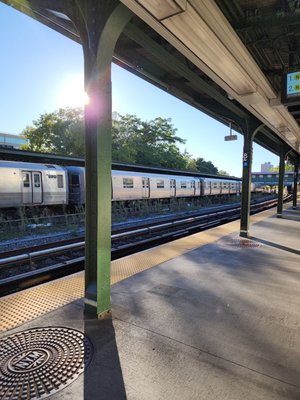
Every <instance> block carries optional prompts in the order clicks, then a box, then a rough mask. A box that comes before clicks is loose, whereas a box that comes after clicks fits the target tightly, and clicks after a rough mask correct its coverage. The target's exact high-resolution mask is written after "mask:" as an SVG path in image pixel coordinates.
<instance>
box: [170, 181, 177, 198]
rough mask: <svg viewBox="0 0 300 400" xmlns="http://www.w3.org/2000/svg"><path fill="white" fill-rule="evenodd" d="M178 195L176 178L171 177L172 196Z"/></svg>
mask: <svg viewBox="0 0 300 400" xmlns="http://www.w3.org/2000/svg"><path fill="white" fill-rule="evenodd" d="M175 196H176V180H175V179H170V197H175Z"/></svg>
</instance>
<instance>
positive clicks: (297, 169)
mask: <svg viewBox="0 0 300 400" xmlns="http://www.w3.org/2000/svg"><path fill="white" fill-rule="evenodd" d="M298 179H299V160H297V161H295V165H294V187H293V208H294V209H296V208H297V196H298Z"/></svg>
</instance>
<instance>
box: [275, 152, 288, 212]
mask: <svg viewBox="0 0 300 400" xmlns="http://www.w3.org/2000/svg"><path fill="white" fill-rule="evenodd" d="M286 155H287V151H285V150H283V151H281V152H280V154H279V179H278V199H277V218H282V209H283V184H284V166H285V165H284V161H285V157H286Z"/></svg>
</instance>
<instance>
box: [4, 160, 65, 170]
mask: <svg viewBox="0 0 300 400" xmlns="http://www.w3.org/2000/svg"><path fill="white" fill-rule="evenodd" d="M0 168H16V169H22V170H33V171H40V170H57V171H64V170H65V169H64V168H63V167H61V166H60V165H56V164H37V163H28V162H20V161H6V160H0Z"/></svg>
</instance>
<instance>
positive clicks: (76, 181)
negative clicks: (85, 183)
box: [71, 174, 79, 185]
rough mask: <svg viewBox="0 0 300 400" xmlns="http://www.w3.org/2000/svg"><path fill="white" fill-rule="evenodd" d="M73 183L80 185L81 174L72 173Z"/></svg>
mask: <svg viewBox="0 0 300 400" xmlns="http://www.w3.org/2000/svg"><path fill="white" fill-rule="evenodd" d="M71 184H72V185H79V175H74V174H72V175H71Z"/></svg>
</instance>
